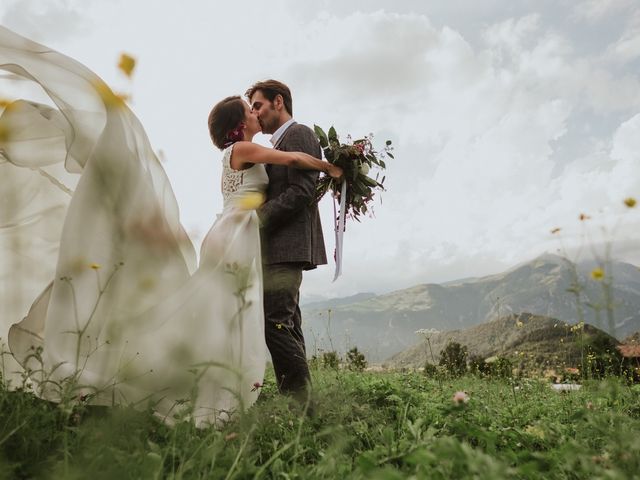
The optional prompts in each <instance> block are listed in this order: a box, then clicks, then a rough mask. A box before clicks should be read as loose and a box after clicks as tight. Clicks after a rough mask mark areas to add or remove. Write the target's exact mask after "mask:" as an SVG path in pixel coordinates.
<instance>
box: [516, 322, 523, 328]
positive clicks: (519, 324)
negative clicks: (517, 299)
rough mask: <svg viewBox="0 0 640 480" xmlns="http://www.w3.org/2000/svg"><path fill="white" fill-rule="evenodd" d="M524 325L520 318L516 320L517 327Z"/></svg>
mask: <svg viewBox="0 0 640 480" xmlns="http://www.w3.org/2000/svg"><path fill="white" fill-rule="evenodd" d="M523 326H524V323H522V322H521V321H520V320H518V321H517V322H516V327H518V328H521V327H523Z"/></svg>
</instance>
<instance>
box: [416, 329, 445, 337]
mask: <svg viewBox="0 0 640 480" xmlns="http://www.w3.org/2000/svg"><path fill="white" fill-rule="evenodd" d="M438 333H440V332H439V331H438V330H436V329H435V328H421V329H420V330H416V334H417V335H424V336H425V337H431V336H432V335H436V334H438Z"/></svg>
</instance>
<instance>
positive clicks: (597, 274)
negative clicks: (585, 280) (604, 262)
mask: <svg viewBox="0 0 640 480" xmlns="http://www.w3.org/2000/svg"><path fill="white" fill-rule="evenodd" d="M591 278H593V279H594V280H602V279H603V278H604V270H603V269H602V268H600V267H597V268H594V269H593V270H591Z"/></svg>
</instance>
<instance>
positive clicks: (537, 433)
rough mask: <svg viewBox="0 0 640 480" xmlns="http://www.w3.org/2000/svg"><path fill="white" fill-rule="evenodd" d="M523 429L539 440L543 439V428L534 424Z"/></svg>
mask: <svg viewBox="0 0 640 480" xmlns="http://www.w3.org/2000/svg"><path fill="white" fill-rule="evenodd" d="M524 431H525V432H527V433H528V434H529V435H531V436H532V437H536V438H538V439H540V440H544V437H545V434H544V430H543V429H542V428H540V427H539V426H537V425H536V426H534V425H528V426H527V428H525V429H524Z"/></svg>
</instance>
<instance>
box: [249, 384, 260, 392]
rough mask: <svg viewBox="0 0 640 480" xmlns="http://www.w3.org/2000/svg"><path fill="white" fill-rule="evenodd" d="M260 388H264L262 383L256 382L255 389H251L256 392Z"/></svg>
mask: <svg viewBox="0 0 640 480" xmlns="http://www.w3.org/2000/svg"><path fill="white" fill-rule="evenodd" d="M259 388H262V384H261V383H260V382H254V384H253V387H252V388H251V391H252V392H255V391H256V390H258V389H259Z"/></svg>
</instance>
